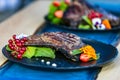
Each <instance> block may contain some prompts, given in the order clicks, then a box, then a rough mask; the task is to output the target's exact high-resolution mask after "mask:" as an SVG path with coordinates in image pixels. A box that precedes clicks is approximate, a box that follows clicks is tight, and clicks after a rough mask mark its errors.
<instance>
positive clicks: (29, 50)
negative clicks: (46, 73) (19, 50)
mask: <svg viewBox="0 0 120 80" xmlns="http://www.w3.org/2000/svg"><path fill="white" fill-rule="evenodd" d="M35 51H36V47H32V46H29V47H27V50H26V52H25V53H24V54H23V57H27V58H32V57H33V56H34V55H35Z"/></svg>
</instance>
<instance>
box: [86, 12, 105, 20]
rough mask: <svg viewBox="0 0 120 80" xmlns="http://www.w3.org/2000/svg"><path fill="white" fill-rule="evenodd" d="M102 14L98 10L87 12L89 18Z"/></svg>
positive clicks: (99, 16)
mask: <svg viewBox="0 0 120 80" xmlns="http://www.w3.org/2000/svg"><path fill="white" fill-rule="evenodd" d="M102 16H103V14H101V13H99V12H95V11H94V10H91V11H90V13H89V14H88V18H89V19H93V18H101V17H102Z"/></svg>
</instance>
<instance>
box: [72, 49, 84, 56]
mask: <svg viewBox="0 0 120 80" xmlns="http://www.w3.org/2000/svg"><path fill="white" fill-rule="evenodd" d="M80 53H82V51H81V50H79V49H75V50H73V51H72V55H77V54H80Z"/></svg>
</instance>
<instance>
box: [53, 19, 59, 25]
mask: <svg viewBox="0 0 120 80" xmlns="http://www.w3.org/2000/svg"><path fill="white" fill-rule="evenodd" d="M60 21H61V19H60V18H54V19H53V20H52V23H53V24H59V23H60Z"/></svg>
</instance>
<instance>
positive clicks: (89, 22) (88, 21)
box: [82, 16, 92, 26]
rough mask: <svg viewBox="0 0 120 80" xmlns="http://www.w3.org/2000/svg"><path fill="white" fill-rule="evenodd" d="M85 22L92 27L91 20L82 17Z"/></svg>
mask: <svg viewBox="0 0 120 80" xmlns="http://www.w3.org/2000/svg"><path fill="white" fill-rule="evenodd" d="M82 18H83V20H84V21H85V22H87V23H88V24H89V25H91V26H92V22H91V20H90V19H89V18H88V17H87V16H82Z"/></svg>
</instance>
